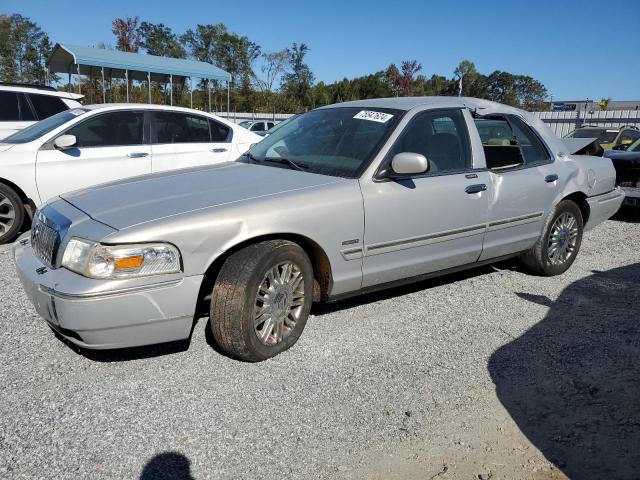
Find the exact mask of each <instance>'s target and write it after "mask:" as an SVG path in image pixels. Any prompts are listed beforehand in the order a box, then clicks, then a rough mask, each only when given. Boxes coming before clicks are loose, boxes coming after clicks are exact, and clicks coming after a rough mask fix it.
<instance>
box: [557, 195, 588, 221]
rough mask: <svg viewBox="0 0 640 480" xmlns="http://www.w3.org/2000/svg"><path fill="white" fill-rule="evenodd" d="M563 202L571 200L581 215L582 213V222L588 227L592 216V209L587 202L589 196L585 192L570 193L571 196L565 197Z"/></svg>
mask: <svg viewBox="0 0 640 480" xmlns="http://www.w3.org/2000/svg"><path fill="white" fill-rule="evenodd" d="M562 200H571V201H572V202H573V203H575V204H576V205H578V208H579V209H580V213H582V222H583V224H584V225H586V224H587V221H588V220H589V215H590V214H591V209H590V208H589V203H588V202H587V195H586V194H585V193H584V192H581V191H577V192H573V193H570V194H569V195H565V196H564V197H563V198H562Z"/></svg>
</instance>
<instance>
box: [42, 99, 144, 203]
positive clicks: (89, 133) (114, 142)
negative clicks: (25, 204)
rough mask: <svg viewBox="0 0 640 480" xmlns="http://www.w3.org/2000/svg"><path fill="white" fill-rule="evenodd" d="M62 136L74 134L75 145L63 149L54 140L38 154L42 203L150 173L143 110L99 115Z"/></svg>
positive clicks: (75, 126)
mask: <svg viewBox="0 0 640 480" xmlns="http://www.w3.org/2000/svg"><path fill="white" fill-rule="evenodd" d="M63 134H66V135H75V137H76V144H75V145H74V146H73V147H71V148H66V149H64V150H61V149H58V148H56V147H55V146H54V144H53V140H51V141H50V142H47V143H46V144H45V145H43V146H42V147H41V148H40V150H39V151H38V155H37V159H36V183H37V186H38V193H39V194H40V199H41V200H42V202H45V201H46V200H48V199H49V198H52V197H54V196H56V195H60V194H62V193H66V192H70V191H73V190H79V189H82V188H86V187H89V186H92V185H97V184H100V183H105V182H110V181H113V180H120V179H123V178H129V177H134V176H137V175H144V174H147V173H151V156H150V154H151V148H150V146H149V145H148V142H145V139H144V111H141V110H138V111H131V110H117V111H112V112H107V113H100V114H97V115H93V116H91V117H89V118H87V119H86V120H84V121H82V122H80V123H78V124H76V125H74V126H73V127H71V128H70V129H69V130H67V131H65V132H63Z"/></svg>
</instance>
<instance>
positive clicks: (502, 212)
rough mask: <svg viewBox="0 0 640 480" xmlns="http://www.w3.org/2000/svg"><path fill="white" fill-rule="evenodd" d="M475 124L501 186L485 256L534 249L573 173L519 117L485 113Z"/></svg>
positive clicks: (490, 213) (493, 204)
mask: <svg viewBox="0 0 640 480" xmlns="http://www.w3.org/2000/svg"><path fill="white" fill-rule="evenodd" d="M475 125H476V127H477V129H478V133H479V134H480V138H481V140H482V145H483V147H484V153H485V160H486V163H487V167H489V171H490V175H491V183H492V184H493V185H494V186H495V188H494V189H493V190H492V192H491V197H490V199H489V211H488V226H487V233H486V235H485V240H484V246H483V251H482V256H481V257H480V260H485V259H490V258H495V257H500V256H503V255H508V254H512V253H516V252H520V251H523V250H526V249H529V248H531V246H532V245H533V244H534V243H535V241H536V240H537V239H538V237H539V236H540V232H541V231H542V226H543V223H544V221H545V219H546V217H547V214H548V213H549V211H550V210H551V208H552V207H553V204H554V201H555V199H556V198H557V196H558V195H559V194H560V187H559V185H562V184H564V183H566V176H567V175H568V173H567V172H565V169H564V168H562V165H561V164H559V163H558V162H554V158H553V157H552V154H551V151H550V150H549V149H548V148H547V147H546V146H545V145H544V143H543V142H542V140H541V139H540V137H539V136H538V135H537V134H536V133H535V131H534V130H533V129H532V128H531V127H530V126H529V125H527V124H526V123H525V122H524V121H523V120H522V119H520V118H519V117H517V116H514V115H495V116H491V117H482V118H477V119H475Z"/></svg>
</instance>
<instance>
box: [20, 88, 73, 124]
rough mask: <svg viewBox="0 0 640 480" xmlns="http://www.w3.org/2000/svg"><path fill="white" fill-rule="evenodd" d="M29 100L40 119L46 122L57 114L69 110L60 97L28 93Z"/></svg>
mask: <svg viewBox="0 0 640 480" xmlns="http://www.w3.org/2000/svg"><path fill="white" fill-rule="evenodd" d="M27 95H28V96H29V100H31V104H32V105H33V108H35V110H36V114H37V115H38V119H40V120H44V119H45V118H49V117H50V116H52V115H55V114H56V113H60V112H63V111H65V110H68V108H67V105H66V104H65V103H64V102H63V101H62V100H61V99H59V98H58V97H50V96H48V95H37V94H34V93H28V94H27Z"/></svg>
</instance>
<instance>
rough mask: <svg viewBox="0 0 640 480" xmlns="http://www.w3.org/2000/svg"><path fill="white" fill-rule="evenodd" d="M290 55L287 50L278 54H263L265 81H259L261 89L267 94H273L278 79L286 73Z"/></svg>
mask: <svg viewBox="0 0 640 480" xmlns="http://www.w3.org/2000/svg"><path fill="white" fill-rule="evenodd" d="M288 59H289V55H288V53H287V50H286V49H284V50H280V51H278V52H265V53H263V54H262V60H263V62H264V63H263V65H262V68H261V71H262V74H263V75H264V78H263V79H260V80H258V85H259V87H260V88H261V89H262V90H264V91H267V92H272V91H273V87H274V85H275V84H276V82H277V81H278V79H279V78H280V77H281V76H282V75H283V74H284V73H285V72H286V69H287V62H288Z"/></svg>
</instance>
